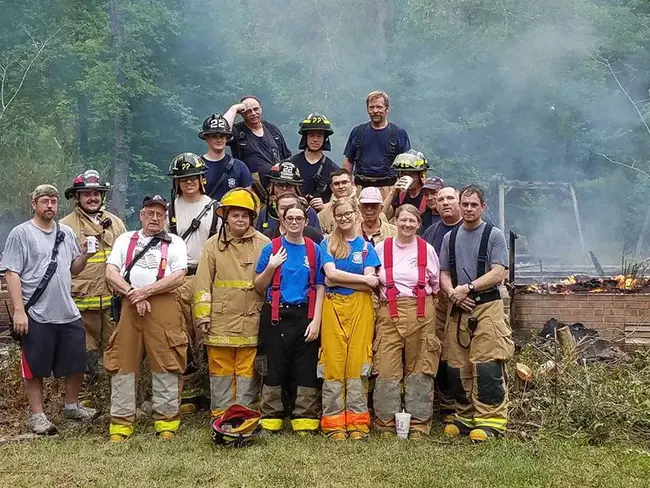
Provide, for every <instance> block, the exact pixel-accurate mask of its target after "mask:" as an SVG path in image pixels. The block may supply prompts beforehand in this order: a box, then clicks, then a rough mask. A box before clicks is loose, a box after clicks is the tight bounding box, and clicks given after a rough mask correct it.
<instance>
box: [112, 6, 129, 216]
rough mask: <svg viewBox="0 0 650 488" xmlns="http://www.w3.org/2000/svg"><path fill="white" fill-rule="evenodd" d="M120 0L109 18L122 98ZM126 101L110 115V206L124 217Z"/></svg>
mask: <svg viewBox="0 0 650 488" xmlns="http://www.w3.org/2000/svg"><path fill="white" fill-rule="evenodd" d="M121 4H122V0H110V3H109V6H108V8H109V15H110V20H111V36H112V38H113V56H114V63H115V89H116V92H117V93H118V96H121V93H122V89H121V88H122V86H123V84H124V73H123V72H122V66H121V58H122V22H121V18H120V14H121ZM128 115H129V103H128V100H122V103H120V104H119V108H118V109H117V111H116V113H115V114H114V116H113V130H114V146H113V194H112V199H111V207H112V209H113V210H114V211H115V213H117V214H118V215H122V216H124V215H125V212H126V194H127V189H128V176H129V159H130V151H129V131H128V124H127V120H128Z"/></svg>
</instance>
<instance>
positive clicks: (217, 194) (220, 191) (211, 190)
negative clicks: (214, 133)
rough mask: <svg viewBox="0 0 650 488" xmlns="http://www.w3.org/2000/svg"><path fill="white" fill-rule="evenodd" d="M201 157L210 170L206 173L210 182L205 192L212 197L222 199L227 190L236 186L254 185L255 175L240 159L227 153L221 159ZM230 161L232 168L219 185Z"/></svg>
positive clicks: (206, 177)
mask: <svg viewBox="0 0 650 488" xmlns="http://www.w3.org/2000/svg"><path fill="white" fill-rule="evenodd" d="M201 159H203V161H205V165H206V167H207V168H208V172H207V173H206V174H205V179H206V180H207V182H208V184H207V188H206V191H205V193H206V194H207V195H208V196H209V197H210V198H213V199H215V200H217V201H220V200H221V198H222V197H223V196H224V195H225V194H226V192H228V191H230V190H232V189H233V188H235V187H240V188H242V187H246V186H253V177H252V176H251V173H250V171H248V168H247V167H246V165H245V164H244V163H242V162H241V161H240V160H239V159H234V158H232V157H230V156H229V155H227V154H226V156H225V157H224V158H223V159H222V160H221V161H212V160H210V159H207V158H206V157H205V156H201ZM230 161H232V169H231V170H230V173H229V174H228V175H227V176H226V178H224V179H223V181H222V182H221V184H220V185H219V186H218V187H217V183H219V180H220V179H221V176H222V175H223V174H224V172H225V171H226V168H227V167H228V163H229V162H230Z"/></svg>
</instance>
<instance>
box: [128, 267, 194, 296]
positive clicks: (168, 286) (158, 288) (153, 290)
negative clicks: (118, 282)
mask: <svg viewBox="0 0 650 488" xmlns="http://www.w3.org/2000/svg"><path fill="white" fill-rule="evenodd" d="M186 274H187V270H185V269H179V270H178V271H174V272H173V273H171V274H170V275H169V276H165V277H164V278H163V279H161V280H158V281H156V282H155V283H152V284H150V285H147V286H145V287H143V288H140V291H144V293H146V295H147V296H146V297H145V298H149V297H150V296H152V295H162V294H163V293H167V292H170V291H173V290H175V289H176V288H178V287H179V286H181V285H182V284H183V278H184V277H185V275H186ZM130 293H133V291H131V292H130ZM129 298H130V297H129Z"/></svg>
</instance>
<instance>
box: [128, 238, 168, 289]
mask: <svg viewBox="0 0 650 488" xmlns="http://www.w3.org/2000/svg"><path fill="white" fill-rule="evenodd" d="M139 234H140V233H139V232H138V231H136V232H135V233H134V234H133V235H132V236H131V240H130V241H129V247H128V248H127V250H126V263H125V264H124V266H125V267H127V268H128V267H129V265H130V264H131V261H133V253H134V252H135V248H136V247H137V245H138V239H139V238H140V237H139ZM168 253H169V243H168V242H167V241H162V244H161V245H160V254H161V258H160V266H158V275H157V276H156V280H161V279H163V278H164V277H165V270H166V269H167V256H168Z"/></svg>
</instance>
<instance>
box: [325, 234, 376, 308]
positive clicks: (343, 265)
mask: <svg viewBox="0 0 650 488" xmlns="http://www.w3.org/2000/svg"><path fill="white" fill-rule="evenodd" d="M348 244H350V248H351V250H350V254H349V255H348V257H347V258H344V259H334V256H332V255H331V254H330V253H329V251H328V250H327V239H324V240H323V242H321V245H320V248H321V252H322V254H323V265H325V264H326V263H334V265H335V266H336V269H340V270H341V271H346V272H348V273H354V274H358V275H362V274H363V270H364V268H367V267H368V266H372V267H374V268H377V267H379V266H381V262H380V261H379V256H377V251H375V248H374V247H373V246H372V245H371V244H367V243H366V241H365V240H364V238H363V237H361V236H357V237H356V238H355V239H354V240H353V241H348ZM364 247H366V256H365V258H364V257H363V248H364ZM355 291H356V290H353V289H352V288H347V287H345V286H335V287H332V288H330V287H327V292H328V293H338V294H339V295H352V294H353V293H354V292H355Z"/></svg>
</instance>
